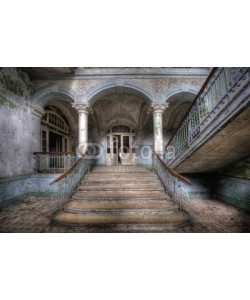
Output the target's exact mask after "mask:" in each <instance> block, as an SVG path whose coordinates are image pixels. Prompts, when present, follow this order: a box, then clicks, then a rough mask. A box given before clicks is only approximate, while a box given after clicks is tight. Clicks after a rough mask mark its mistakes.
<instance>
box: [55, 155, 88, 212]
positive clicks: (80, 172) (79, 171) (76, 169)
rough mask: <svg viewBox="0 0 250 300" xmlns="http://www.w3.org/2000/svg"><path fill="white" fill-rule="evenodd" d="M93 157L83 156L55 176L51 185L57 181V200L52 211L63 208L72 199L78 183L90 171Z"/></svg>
mask: <svg viewBox="0 0 250 300" xmlns="http://www.w3.org/2000/svg"><path fill="white" fill-rule="evenodd" d="M92 163H93V159H92V158H91V157H90V156H87V155H85V156H82V157H80V158H79V156H78V160H77V161H76V162H75V163H74V165H73V166H72V167H71V168H69V169H68V170H67V171H65V172H64V173H63V174H61V175H59V176H58V177H57V178H55V179H54V180H53V181H52V182H51V183H50V185H52V184H55V183H57V184H58V188H57V192H56V195H55V196H54V199H55V202H54V205H53V207H52V213H54V212H56V211H58V210H62V208H63V205H64V204H65V203H67V202H68V201H69V200H70V197H71V196H72V195H73V193H74V192H75V191H76V190H77V187H78V185H79V184H80V182H81V180H82V179H83V177H84V175H85V174H86V173H88V172H89V171H90V168H91V165H92Z"/></svg>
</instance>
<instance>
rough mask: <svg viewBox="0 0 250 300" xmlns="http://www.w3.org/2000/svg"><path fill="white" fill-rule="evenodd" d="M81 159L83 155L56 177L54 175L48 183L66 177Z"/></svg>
mask: <svg viewBox="0 0 250 300" xmlns="http://www.w3.org/2000/svg"><path fill="white" fill-rule="evenodd" d="M81 160H83V157H80V158H79V159H78V160H77V161H76V162H75V163H74V164H73V166H71V167H70V168H69V169H68V170H66V171H65V172H64V173H62V174H61V175H59V176H58V177H56V178H55V179H54V180H53V181H51V183H50V185H52V184H54V183H56V182H58V181H60V180H61V179H63V178H64V177H66V176H67V175H68V174H69V173H71V172H72V171H73V170H74V169H75V167H76V166H77V165H78V164H79V163H80V161H81Z"/></svg>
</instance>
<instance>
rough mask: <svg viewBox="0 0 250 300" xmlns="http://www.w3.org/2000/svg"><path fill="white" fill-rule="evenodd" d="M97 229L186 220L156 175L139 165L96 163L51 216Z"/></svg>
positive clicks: (146, 227)
mask: <svg viewBox="0 0 250 300" xmlns="http://www.w3.org/2000/svg"><path fill="white" fill-rule="evenodd" d="M53 221H54V223H56V224H58V225H61V226H67V227H83V228H84V227H89V226H94V228H95V231H96V232H151V231H153V232H154V231H158V230H159V231H161V232H162V231H164V229H166V230H167V229H168V230H169V228H176V227H181V226H185V225H187V224H189V216H188V215H187V214H185V213H182V212H180V211H179V207H178V206H177V205H176V204H175V203H174V202H173V201H172V200H171V199H170V197H169V195H167V194H166V192H165V189H164V187H163V186H162V184H161V182H160V180H159V179H158V177H157V175H156V174H155V173H153V172H152V171H151V170H150V169H147V168H145V167H142V166H96V167H94V168H93V170H92V172H91V173H89V174H87V175H86V176H85V178H84V179H83V180H82V181H81V184H80V186H79V187H78V189H77V191H76V192H75V193H74V194H73V195H72V197H71V200H70V201H69V202H68V203H67V204H65V205H64V207H63V210H62V211H61V212H59V213H57V214H56V215H55V216H54V218H53Z"/></svg>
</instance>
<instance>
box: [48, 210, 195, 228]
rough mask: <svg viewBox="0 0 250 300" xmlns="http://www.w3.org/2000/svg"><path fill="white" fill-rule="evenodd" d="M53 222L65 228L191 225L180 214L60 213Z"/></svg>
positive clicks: (187, 219) (182, 214)
mask: <svg viewBox="0 0 250 300" xmlns="http://www.w3.org/2000/svg"><path fill="white" fill-rule="evenodd" d="M53 221H54V222H55V223H57V224H60V225H64V226H84V225H87V224H99V225H100V224H103V225H104V224H155V225H157V224H161V225H162V224H164V225H168V226H170V227H179V226H184V225H186V224H188V223H189V217H188V215H186V214H184V213H180V212H178V213H177V212H176V213H171V214H165V215H147V214H144V215H103V216H100V215H92V214H87V215H86V214H76V213H69V212H65V211H63V212H60V213H58V214H57V215H55V216H54V219H53Z"/></svg>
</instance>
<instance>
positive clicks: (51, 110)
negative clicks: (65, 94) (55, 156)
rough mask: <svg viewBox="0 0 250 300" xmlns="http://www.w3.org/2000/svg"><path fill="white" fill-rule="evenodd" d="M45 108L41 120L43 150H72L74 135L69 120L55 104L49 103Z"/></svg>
mask: <svg viewBox="0 0 250 300" xmlns="http://www.w3.org/2000/svg"><path fill="white" fill-rule="evenodd" d="M44 110H45V114H44V115H43V117H42V120H41V151H42V152H69V151H71V150H72V149H71V148H72V136H71V127H70V125H69V122H68V120H67V119H66V117H65V116H64V114H63V113H62V112H61V111H60V110H59V109H58V108H57V107H55V106H54V105H47V106H46V107H45V109H44Z"/></svg>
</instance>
